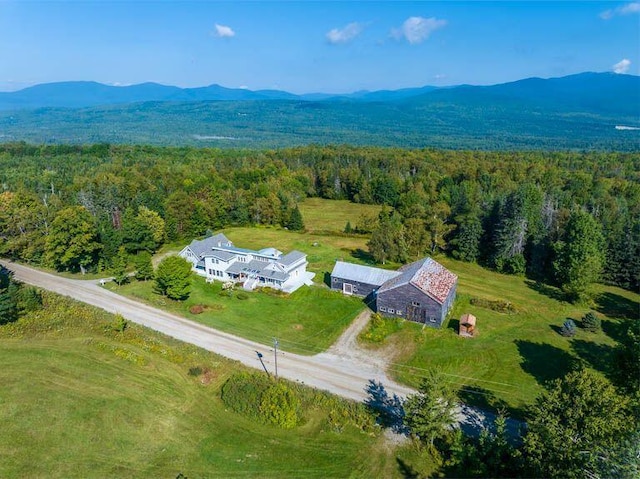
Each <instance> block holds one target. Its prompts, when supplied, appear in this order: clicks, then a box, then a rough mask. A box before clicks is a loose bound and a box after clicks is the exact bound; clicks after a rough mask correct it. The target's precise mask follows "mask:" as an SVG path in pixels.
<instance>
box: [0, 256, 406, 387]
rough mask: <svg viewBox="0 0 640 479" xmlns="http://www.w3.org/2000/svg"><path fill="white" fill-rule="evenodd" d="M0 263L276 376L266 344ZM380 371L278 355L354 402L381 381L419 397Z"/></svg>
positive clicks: (341, 359) (335, 354)
mask: <svg viewBox="0 0 640 479" xmlns="http://www.w3.org/2000/svg"><path fill="white" fill-rule="evenodd" d="M0 264H3V265H5V266H6V267H7V268H9V269H11V270H12V271H13V272H14V273H15V278H16V279H18V280H20V281H22V282H24V283H28V284H31V285H33V286H37V287H39V288H43V289H47V290H49V291H53V292H55V293H58V294H61V295H64V296H69V297H71V298H73V299H76V300H78V301H82V302H84V303H87V304H91V305H93V306H97V307H98V308H102V309H104V310H106V311H109V312H111V313H120V314H122V315H123V316H124V317H125V318H127V319H128V320H130V321H133V322H134V323H138V324H141V325H143V326H146V327H148V328H151V329H154V330H156V331H159V332H161V333H164V334H166V335H168V336H171V337H174V338H176V339H179V340H181V341H185V342H188V343H191V344H195V345H196V346H200V347H201V348H204V349H207V350H209V351H213V352H214V353H216V354H220V355H221V356H225V357H227V358H230V359H235V360H237V361H239V362H241V363H243V364H245V365H247V366H250V367H253V368H257V369H262V365H261V364H260V361H259V360H258V356H257V354H256V352H260V353H261V354H262V355H263V361H264V362H265V364H266V366H267V369H269V371H270V372H271V373H273V371H274V369H275V367H274V364H273V361H274V357H273V350H272V349H271V348H269V347H268V346H265V345H263V344H259V343H256V342H253V341H250V340H248V339H244V338H240V337H238V336H234V335H232V334H228V333H223V332H221V331H217V330H215V329H212V328H209V327H207V326H204V325H202V324H199V323H196V322H193V321H189V320H187V319H185V318H182V317H180V316H176V315H174V314H171V313H167V312H166V311H162V310H159V309H157V308H154V307H152V306H147V305H145V304H142V303H139V302H137V301H135V300H132V299H129V298H127V297H125V296H120V295H118V294H115V293H113V292H111V291H108V290H106V289H104V288H102V287H100V286H99V285H98V284H97V282H96V281H86V280H76V279H67V278H62V277H60V276H55V275H52V274H49V273H45V272H42V271H39V270H37V269H33V268H29V267H27V266H24V265H20V264H17V263H11V262H8V261H4V260H2V261H0ZM350 329H351V328H350ZM380 366H381V365H380V364H377V365H376V364H375V363H374V362H373V361H363V360H362V358H360V359H359V358H358V357H357V356H355V355H351V354H348V353H347V352H344V351H338V350H333V351H331V350H330V352H324V353H321V354H318V355H316V356H300V355H297V354H293V353H288V352H284V353H280V352H279V354H278V375H279V376H282V377H285V378H287V379H290V380H293V381H298V382H301V383H304V384H308V385H310V386H313V387H316V388H319V389H324V390H327V391H330V392H332V393H335V394H338V395H340V396H343V397H346V398H349V399H355V400H363V399H364V398H365V397H366V394H365V386H366V385H367V383H368V382H369V380H370V379H374V380H376V381H380V382H381V383H382V384H383V385H384V387H385V389H386V390H387V391H388V392H389V393H390V394H393V393H395V394H398V396H402V397H404V396H406V395H407V394H411V393H413V392H415V391H414V390H412V389H410V388H408V387H406V386H403V385H401V384H398V383H396V382H394V381H392V380H390V379H389V378H388V377H387V375H386V374H385V372H384V370H383V369H381V367H380Z"/></svg>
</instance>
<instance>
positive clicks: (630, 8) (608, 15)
mask: <svg viewBox="0 0 640 479" xmlns="http://www.w3.org/2000/svg"><path fill="white" fill-rule="evenodd" d="M634 13H640V2H631V3H627V4H625V5H622V6H620V7H617V8H613V9H610V10H605V11H604V12H602V13H601V14H600V18H602V19H603V20H610V19H612V18H613V17H616V16H620V15H632V14H634Z"/></svg>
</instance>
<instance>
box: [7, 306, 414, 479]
mask: <svg viewBox="0 0 640 479" xmlns="http://www.w3.org/2000/svg"><path fill="white" fill-rule="evenodd" d="M45 300H46V304H47V308H46V309H45V310H43V311H40V312H37V313H32V314H30V315H28V316H27V317H24V318H21V319H20V320H19V321H18V322H16V323H13V324H9V325H4V326H0V361H1V363H2V365H3V367H2V369H1V370H0V384H2V387H1V388H0V423H1V424H2V434H0V457H1V458H2V459H1V460H0V477H29V478H33V477H47V478H55V477H60V478H91V477H97V478H104V477H131V478H146V477H164V478H175V477H176V476H177V475H178V474H179V473H182V474H184V475H185V476H187V477H189V478H191V479H193V478H203V477H207V478H211V477H216V478H218V477H219V478H228V477H264V478H270V477H273V478H276V477H277V478H280V477H294V478H299V477H305V478H307V477H308V478H328V477H338V478H342V477H402V476H401V474H400V472H399V471H398V466H397V463H396V461H395V455H394V452H393V451H392V448H390V447H389V446H388V444H385V442H384V438H383V437H381V436H378V435H372V434H371V433H363V432H361V431H360V430H359V429H357V428H355V427H352V426H348V427H345V428H344V430H343V431H342V432H336V431H334V430H332V429H331V428H329V427H327V421H326V418H327V416H328V414H329V411H327V410H324V409H322V408H321V407H319V408H318V409H317V410H315V411H307V413H308V417H309V419H308V420H307V421H306V422H305V423H303V424H302V425H300V426H298V427H296V428H294V429H291V430H283V429H279V428H277V427H274V426H267V425H263V424H260V423H257V422H255V421H253V420H250V419H248V418H247V417H245V416H242V415H240V414H236V413H234V412H233V411H230V410H228V409H226V408H225V406H224V404H223V403H222V401H221V399H220V387H221V385H222V384H223V383H224V381H225V380H226V379H227V377H228V376H229V375H230V374H231V373H232V372H234V371H238V370H240V369H242V368H241V366H238V365H237V364H236V363H232V362H230V361H227V360H225V359H223V358H220V357H218V356H215V355H213V354H211V353H208V352H206V351H203V350H200V349H198V348H195V347H192V346H189V345H186V344H184V343H180V342H178V341H175V340H172V339H170V338H167V337H164V336H162V335H159V334H157V333H155V332H153V331H149V330H146V329H144V328H141V327H138V326H136V325H130V327H129V328H128V329H127V330H125V331H124V333H116V332H114V331H112V330H110V329H109V324H110V323H111V322H112V321H113V317H112V316H111V315H109V314H107V313H105V312H102V311H98V310H96V309H94V308H91V307H89V306H86V305H81V304H79V303H75V302H73V301H71V300H69V299H67V298H62V297H57V296H54V295H52V294H46V295H45ZM195 367H199V368H201V369H202V370H203V371H205V373H204V374H202V375H200V376H195V375H192V374H190V370H192V368H195ZM405 454H410V451H405Z"/></svg>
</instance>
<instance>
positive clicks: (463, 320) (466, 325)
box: [458, 313, 476, 336]
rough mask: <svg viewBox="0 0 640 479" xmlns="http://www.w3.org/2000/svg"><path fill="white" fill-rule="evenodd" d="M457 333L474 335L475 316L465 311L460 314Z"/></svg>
mask: <svg viewBox="0 0 640 479" xmlns="http://www.w3.org/2000/svg"><path fill="white" fill-rule="evenodd" d="M458 333H459V334H460V336H474V335H475V334H476V317H475V316H474V315H473V314H469V313H465V314H463V315H462V316H460V326H459V330H458Z"/></svg>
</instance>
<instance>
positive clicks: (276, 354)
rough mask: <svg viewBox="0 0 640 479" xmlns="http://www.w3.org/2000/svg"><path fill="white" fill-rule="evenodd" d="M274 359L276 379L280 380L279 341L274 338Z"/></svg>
mask: <svg viewBox="0 0 640 479" xmlns="http://www.w3.org/2000/svg"><path fill="white" fill-rule="evenodd" d="M273 357H274V362H275V366H276V379H278V340H277V339H276V338H273Z"/></svg>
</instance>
